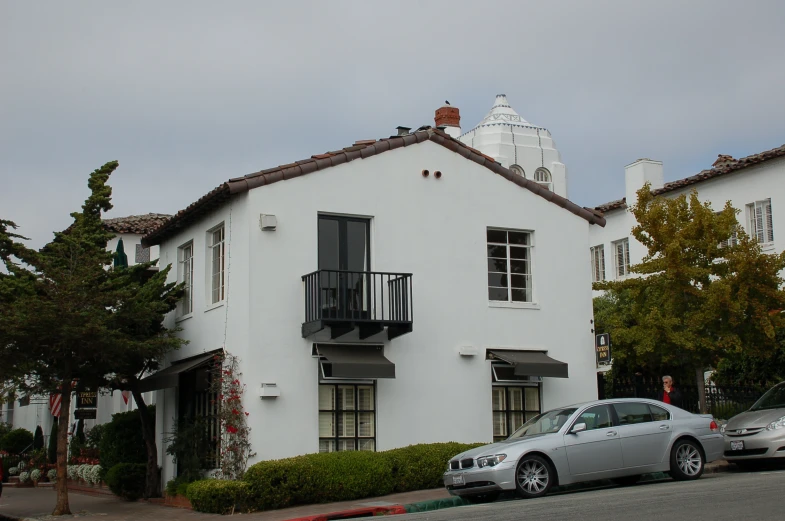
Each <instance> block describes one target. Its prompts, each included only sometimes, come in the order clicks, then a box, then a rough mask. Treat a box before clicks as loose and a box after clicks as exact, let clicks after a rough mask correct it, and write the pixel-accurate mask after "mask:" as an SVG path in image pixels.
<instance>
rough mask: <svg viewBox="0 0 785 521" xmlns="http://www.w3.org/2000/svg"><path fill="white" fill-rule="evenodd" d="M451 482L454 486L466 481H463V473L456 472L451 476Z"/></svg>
mask: <svg viewBox="0 0 785 521" xmlns="http://www.w3.org/2000/svg"><path fill="white" fill-rule="evenodd" d="M452 484H453V485H455V486H458V485H465V484H466V483H465V482H464V481H463V474H456V475H454V476H453V477H452Z"/></svg>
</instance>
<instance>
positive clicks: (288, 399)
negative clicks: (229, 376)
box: [144, 109, 604, 481]
mask: <svg viewBox="0 0 785 521" xmlns="http://www.w3.org/2000/svg"><path fill="white" fill-rule="evenodd" d="M440 110H442V109H440ZM455 111H456V114H455V115H457V109H455ZM438 123H440V122H439V121H438V111H437V124H438ZM440 126H441V125H440ZM478 129H480V130H481V127H478ZM408 130H409V129H407V128H404V127H400V128H399V135H397V136H393V137H390V138H388V139H381V140H378V141H376V140H368V141H358V142H356V143H355V144H354V146H351V147H348V148H345V149H342V150H338V151H335V152H328V153H325V154H317V155H314V156H312V157H311V158H308V159H305V160H303V161H298V162H295V163H292V164H289V165H284V166H280V167H276V168H271V169H269V170H264V171H261V172H257V173H255V174H250V175H247V176H245V177H238V178H235V179H230V180H228V181H226V182H224V183H222V184H221V185H220V186H218V187H217V188H216V189H214V190H213V191H211V192H210V193H208V194H207V195H205V196H204V197H202V198H201V199H199V200H198V201H196V202H195V203H193V204H192V205H190V206H189V207H187V208H186V209H184V210H182V211H180V212H178V213H177V214H176V215H175V216H174V217H173V218H172V219H171V220H169V221H167V222H166V223H165V224H164V225H163V226H161V227H160V228H158V229H156V230H155V231H154V232H152V233H150V234H149V235H147V236H146V237H145V238H144V243H145V244H148V245H160V251H161V265H162V266H166V265H173V266H175V267H176V269H173V270H172V271H171V280H172V281H175V280H177V281H179V282H185V283H186V287H187V288H188V291H187V295H186V298H185V299H184V300H183V301H182V303H181V305H180V308H179V309H178V311H177V312H176V313H173V314H172V315H171V316H170V317H168V319H167V325H168V326H174V325H177V326H179V327H180V328H182V333H181V334H182V336H183V337H184V338H185V339H187V340H188V341H189V343H188V345H186V346H184V347H183V348H182V349H181V350H180V351H178V352H176V353H174V354H173V356H172V357H171V358H172V359H171V361H170V363H171V365H170V366H169V367H167V368H166V369H164V370H163V372H162V373H160V374H155V375H152V376H150V377H148V379H146V380H145V385H146V386H147V387H145V389H147V390H154V389H158V390H159V393H158V396H157V398H156V404H157V411H156V413H157V419H156V428H157V429H158V435H159V436H161V435H162V434H163V433H164V432H171V430H172V428H173V419H174V418H178V417H180V418H182V417H184V416H185V415H188V414H196V415H199V414H205V412H206V411H208V410H209V407H210V405H209V404H210V400H211V396H210V395H209V391H208V389H207V382H208V381H209V375H208V374H207V372H206V369H205V368H204V365H205V364H207V363H209V361H210V359H211V358H212V356H213V355H214V353H216V352H220V350H222V349H225V350H226V351H227V352H229V353H232V354H234V355H237V356H238V357H239V358H240V360H241V371H242V373H243V376H242V380H243V383H244V384H246V385H247V393H246V396H245V400H244V407H245V410H246V411H248V412H249V413H250V416H249V422H250V427H251V428H252V432H251V440H250V441H251V442H252V445H253V450H254V451H256V453H257V456H256V459H255V460H264V459H273V458H281V457H287V456H293V455H298V454H305V453H312V452H318V451H335V450H386V449H391V448H394V447H401V446H405V445H408V444H412V443H425V442H436V441H449V440H454V441H464V442H471V441H491V440H492V439H499V438H502V437H505V436H506V435H508V434H509V433H510V432H511V431H512V430H514V429H515V428H516V427H517V426H519V425H520V424H522V423H523V422H524V421H525V420H526V419H528V418H531V417H532V416H534V415H535V414H537V413H538V412H540V411H541V410H543V409H547V408H550V407H555V406H560V405H564V404H568V403H573V402H579V401H584V400H587V399H592V398H595V397H596V378H595V374H594V372H595V369H594V354H593V349H592V345H593V335H592V332H591V319H592V307H591V286H590V282H589V281H590V276H591V274H590V272H589V265H588V262H587V255H586V252H587V250H588V247H589V243H588V237H589V228H594V227H595V226H594V225H599V226H602V225H603V224H604V220H603V218H602V217H601V216H599V215H598V214H597V213H596V212H594V211H592V210H589V209H585V208H581V207H579V206H577V205H575V204H574V203H572V202H570V201H568V200H567V199H565V198H564V197H561V196H560V195H558V193H553V192H551V191H549V190H547V189H545V188H544V187H543V186H541V185H540V184H538V183H536V182H534V181H533V180H530V179H529V178H528V177H524V176H522V175H518V174H515V173H513V172H512V171H511V170H509V169H508V168H506V167H505V166H502V165H500V164H499V163H498V162H496V161H495V160H493V159H492V158H491V157H488V156H486V155H484V154H482V153H480V152H478V151H477V150H475V149H473V148H470V147H469V146H467V145H466V144H464V143H462V142H460V141H458V140H455V139H453V138H451V137H450V136H449V135H448V134H446V133H445V132H442V131H441V130H438V129H433V128H423V129H420V130H419V131H416V132H413V133H409V132H408ZM535 130H536V129H535ZM540 132H542V131H541V130H540ZM516 139H517V134H516ZM547 150H549V149H547ZM553 161H555V160H553V159H551V163H548V165H549V169H555V170H558V168H555V167H554V166H553V165H555V164H556V163H555V162H553ZM524 164H528V163H525V162H524ZM527 168H530V167H528V166H527ZM556 186H557V192H558V186H559V184H558V183H556ZM159 448H160V450H161V458H160V459H161V461H162V462H163V479H164V481H166V480H168V479H170V478H171V477H172V476H173V475H174V473H175V469H174V465H173V464H172V462H171V459H170V458H169V457H163V454H164V450H165V447H164V446H163V444H161V445H159Z"/></svg>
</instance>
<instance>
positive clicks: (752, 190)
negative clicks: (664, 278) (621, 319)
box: [589, 145, 785, 372]
mask: <svg viewBox="0 0 785 521" xmlns="http://www.w3.org/2000/svg"><path fill="white" fill-rule="evenodd" d="M784 179H785V145H783V146H781V147H778V148H774V149H772V150H767V151H765V152H760V153H757V154H753V155H751V156H747V157H743V158H740V159H734V158H733V157H731V156H728V155H719V157H718V159H717V160H716V161H715V162H714V164H713V165H712V168H710V169H707V170H703V171H702V172H699V173H698V174H695V175H693V176H690V177H687V178H684V179H680V180H677V181H672V182H668V183H666V182H664V175H663V165H662V162H661V161H655V160H651V159H638V160H637V161H635V162H633V163H631V164H629V165H627V166H626V167H625V169H624V192H625V197H623V198H622V199H618V200H615V201H611V202H608V203H605V204H602V205H599V206H597V207H596V208H595V211H597V212H599V213H601V214H602V215H603V216H604V217H605V219H606V225H605V227H599V226H592V227H590V229H589V242H590V253H591V273H592V281H593V282H598V281H604V280H619V279H624V278H626V277H628V276H631V274H630V271H629V269H630V266H631V265H634V264H638V263H640V262H641V261H642V260H643V257H644V256H645V255H646V248H645V247H644V246H643V245H642V244H641V243H639V242H638V241H637V240H636V239H635V238H634V237H633V236H632V228H633V227H634V226H635V225H636V220H635V216H633V215H632V213H631V212H630V211H629V208H630V207H631V206H633V205H634V204H635V202H636V201H637V192H638V190H640V189H641V188H642V187H643V186H644V185H645V184H646V183H650V184H651V189H652V191H653V193H654V194H655V195H658V196H661V197H668V198H675V197H678V196H680V195H682V194H689V193H690V192H691V191H692V190H697V192H698V198H699V199H700V200H701V201H704V202H710V203H711V205H712V208H714V209H715V210H717V211H720V210H722V208H723V207H724V206H725V203H726V202H728V201H730V203H731V205H733V207H734V208H736V209H737V210H740V212H739V214H738V215H737V219H738V222H739V226H740V227H742V228H743V229H744V230H745V231H746V232H747V233H748V234H750V235H752V236H754V237H757V239H758V241H759V242H760V243H761V248H762V249H763V251H764V252H769V253H780V252H782V251H783V249H785V237H783V236H785V211H783V210H785V182H783V180H784ZM731 240H734V239H733V238H731ZM593 293H594V296H599V295H601V294H602V293H603V292H601V291H595V292H593ZM611 343H612V340H611ZM609 368H610V365H605V366H601V367H600V368H599V371H601V372H604V371H606V370H608V369H609Z"/></svg>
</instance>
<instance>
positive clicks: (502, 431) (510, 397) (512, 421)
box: [492, 384, 542, 441]
mask: <svg viewBox="0 0 785 521" xmlns="http://www.w3.org/2000/svg"><path fill="white" fill-rule="evenodd" d="M492 394H493V441H501V440H505V439H507V437H508V436H510V434H512V433H513V432H515V431H516V430H517V429H518V428H519V427H520V426H521V425H523V424H524V423H526V422H527V421H529V420H531V419H532V418H534V417H535V416H537V415H538V414H540V412H541V409H542V408H541V406H540V385H539V384H538V385H536V386H520V385H517V386H512V385H494V386H493V393H492Z"/></svg>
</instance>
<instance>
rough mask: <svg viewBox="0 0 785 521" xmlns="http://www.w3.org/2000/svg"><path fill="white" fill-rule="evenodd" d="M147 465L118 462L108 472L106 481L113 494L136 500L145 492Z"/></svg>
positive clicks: (128, 499)
mask: <svg viewBox="0 0 785 521" xmlns="http://www.w3.org/2000/svg"><path fill="white" fill-rule="evenodd" d="M146 475H147V465H145V464H144V463H118V464H117V465H115V466H114V467H112V468H111V469H109V472H107V473H106V478H105V480H104V481H105V482H106V484H107V485H108V486H109V489H110V490H111V491H112V493H113V494H115V495H117V496H120V497H121V498H123V499H125V500H127V501H136V500H137V499H139V498H140V497H142V495H143V494H144V484H145V478H146Z"/></svg>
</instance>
